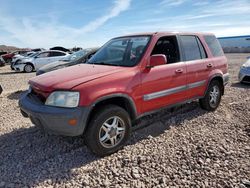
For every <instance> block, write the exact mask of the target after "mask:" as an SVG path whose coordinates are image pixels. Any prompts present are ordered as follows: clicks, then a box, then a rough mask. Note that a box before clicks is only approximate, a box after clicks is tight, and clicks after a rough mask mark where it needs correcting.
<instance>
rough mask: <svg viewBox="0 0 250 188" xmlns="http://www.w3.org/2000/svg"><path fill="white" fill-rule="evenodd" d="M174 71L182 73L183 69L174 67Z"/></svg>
mask: <svg viewBox="0 0 250 188" xmlns="http://www.w3.org/2000/svg"><path fill="white" fill-rule="evenodd" d="M175 72H176V73H183V69H176V70H175Z"/></svg>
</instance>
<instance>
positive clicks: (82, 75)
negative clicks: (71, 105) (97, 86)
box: [29, 64, 126, 92]
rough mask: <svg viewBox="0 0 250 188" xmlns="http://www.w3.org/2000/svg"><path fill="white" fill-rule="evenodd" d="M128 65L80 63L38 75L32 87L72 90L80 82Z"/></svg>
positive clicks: (33, 80)
mask: <svg viewBox="0 0 250 188" xmlns="http://www.w3.org/2000/svg"><path fill="white" fill-rule="evenodd" d="M124 69H126V67H116V66H106V65H90V64H79V65H75V66H71V67H67V68H64V69H59V70H55V71H52V72H48V73H46V74H42V75H40V76H36V77H34V78H32V79H31V80H30V81H29V84H30V85H31V87H33V88H35V89H38V90H40V91H43V92H52V91H53V90H70V89H72V88H74V87H76V86H78V85H80V84H83V83H86V82H89V81H92V80H95V79H98V78H101V77H105V76H107V75H111V74H114V73H117V72H120V71H124Z"/></svg>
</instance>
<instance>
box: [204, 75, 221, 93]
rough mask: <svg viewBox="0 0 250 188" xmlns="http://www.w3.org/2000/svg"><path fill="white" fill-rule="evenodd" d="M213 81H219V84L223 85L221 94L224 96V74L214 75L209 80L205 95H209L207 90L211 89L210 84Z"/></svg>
mask: <svg viewBox="0 0 250 188" xmlns="http://www.w3.org/2000/svg"><path fill="white" fill-rule="evenodd" d="M213 80H218V81H219V83H220V84H221V92H222V93H221V94H222V95H224V81H223V75H222V74H219V73H217V74H214V75H212V76H211V77H210V78H209V80H208V83H207V87H206V91H205V94H206V93H207V90H208V88H209V85H210V83H211V82H212V81H213Z"/></svg>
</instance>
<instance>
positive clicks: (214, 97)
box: [199, 80, 222, 111]
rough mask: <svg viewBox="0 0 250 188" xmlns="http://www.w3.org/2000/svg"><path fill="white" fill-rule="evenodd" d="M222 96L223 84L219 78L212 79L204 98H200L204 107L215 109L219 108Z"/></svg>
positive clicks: (205, 108)
mask: <svg viewBox="0 0 250 188" xmlns="http://www.w3.org/2000/svg"><path fill="white" fill-rule="evenodd" d="M221 96H222V85H221V83H220V82H219V81H218V80H212V81H211V83H210V84H209V87H208V90H207V92H206V95H205V97H204V98H202V99H200V100H199V103H200V106H201V108H202V109H204V110H207V111H214V110H216V108H218V106H219V104H220V101H221Z"/></svg>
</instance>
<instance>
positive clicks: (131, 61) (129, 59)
mask: <svg viewBox="0 0 250 188" xmlns="http://www.w3.org/2000/svg"><path fill="white" fill-rule="evenodd" d="M149 39H150V37H149V36H133V37H122V38H116V39H112V40H111V41H109V42H108V43H106V44H105V45H104V46H103V47H102V48H101V49H100V50H99V51H98V52H97V53H96V54H95V55H94V56H93V57H91V58H90V60H89V61H88V64H97V65H98V64H99V65H111V66H124V67H132V66H135V65H136V64H137V63H138V62H139V60H140V59H141V56H142V54H143V52H144V51H145V49H146V46H147V44H148V42H149Z"/></svg>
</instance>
